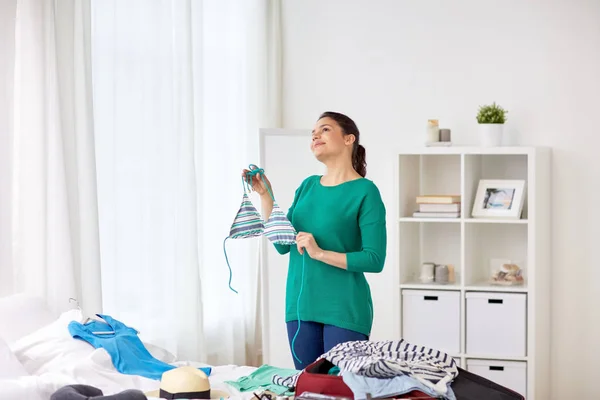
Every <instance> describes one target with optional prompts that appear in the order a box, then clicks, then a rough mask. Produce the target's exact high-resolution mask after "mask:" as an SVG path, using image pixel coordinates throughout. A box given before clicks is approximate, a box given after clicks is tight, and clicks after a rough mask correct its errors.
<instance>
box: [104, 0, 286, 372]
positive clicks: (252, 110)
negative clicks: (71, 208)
mask: <svg viewBox="0 0 600 400" xmlns="http://www.w3.org/2000/svg"><path fill="white" fill-rule="evenodd" d="M278 18H279V4H278V0H206V1H200V0H198V1H191V0H152V1H148V0H126V1H120V0H119V1H116V0H114V1H107V0H94V1H92V22H93V24H92V25H93V34H92V42H93V46H92V48H93V52H92V60H93V64H92V65H93V88H94V114H95V131H96V155H97V169H98V196H99V214H100V232H101V235H100V242H101V255H102V283H103V300H104V304H103V305H104V310H105V312H106V313H107V314H110V315H112V316H113V317H116V318H118V319H121V320H123V321H124V322H125V323H127V324H129V325H131V326H134V327H135V328H137V329H138V330H139V331H140V335H141V336H142V337H143V338H144V340H146V341H149V342H153V343H155V344H158V345H161V346H163V347H165V348H167V349H169V350H170V351H172V352H174V353H175V354H177V356H178V357H179V358H180V359H188V360H197V361H203V362H207V363H210V364H213V365H221V364H226V363H234V364H238V365H241V364H246V365H248V364H256V363H257V362H259V360H258V359H257V350H258V347H257V345H258V343H259V337H258V334H259V333H258V332H257V331H258V330H259V326H258V325H257V318H258V314H257V313H258V310H259V308H258V290H259V288H258V279H257V276H258V239H249V240H232V241H228V243H227V255H228V256H229V260H230V263H231V266H232V269H233V282H232V285H233V287H234V288H235V289H236V290H237V291H238V292H239V294H235V293H233V292H232V291H230V290H229V286H228V281H229V271H228V268H227V264H226V262H225V255H224V253H223V240H224V238H225V237H226V236H227V235H228V233H229V228H230V225H231V223H232V221H233V218H234V216H235V214H236V212H237V210H238V208H239V206H240V202H241V198H242V185H241V175H240V174H241V170H242V168H244V167H246V166H247V165H248V164H249V163H257V162H258V129H259V127H261V126H278V125H279V123H280V121H279V112H280V109H279V99H280V97H279V86H278V84H279V81H280V79H279V51H278V46H279V43H278V39H279V32H278V29H279V20H278ZM257 205H258V204H257Z"/></svg>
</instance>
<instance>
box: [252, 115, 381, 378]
mask: <svg viewBox="0 0 600 400" xmlns="http://www.w3.org/2000/svg"><path fill="white" fill-rule="evenodd" d="M359 137H360V133H359V130H358V127H357V126H356V124H355V123H354V121H352V119H350V118H349V117H347V116H345V115H343V114H340V113H336V112H326V113H323V114H322V115H321V116H320V117H319V119H318V120H317V122H316V124H315V127H314V129H313V132H312V140H311V145H310V149H311V151H312V152H313V154H314V156H315V157H316V159H317V160H319V161H320V162H322V163H323V164H324V165H325V166H326V168H327V172H326V173H325V174H324V175H313V176H309V177H308V178H306V179H305V180H304V181H303V182H302V183H301V185H300V187H299V188H298V189H297V190H296V193H295V196H294V200H293V202H292V205H291V207H290V209H289V210H288V213H287V217H288V219H289V220H290V221H291V223H292V225H293V226H294V228H295V229H296V231H297V232H298V235H297V237H296V244H295V245H279V244H276V245H275V248H276V249H277V251H278V252H279V253H280V254H289V269H288V277H287V284H286V307H285V308H286V311H285V318H286V322H287V329H288V338H289V340H290V346H291V348H292V353H293V355H294V363H295V366H296V368H297V369H303V368H305V367H306V366H307V365H308V364H310V363H311V362H313V361H315V359H316V358H317V357H319V356H320V355H321V354H323V353H325V352H327V351H328V350H330V349H331V348H333V347H334V346H335V345H337V344H339V343H342V342H346V341H349V340H365V339H368V338H369V335H370V333H371V327H372V324H373V304H372V300H371V291H370V288H369V284H368V282H367V280H366V278H365V276H364V274H365V273H368V272H371V273H378V272H381V270H382V269H383V266H384V262H385V258H386V246H387V237H386V210H385V207H384V204H383V202H382V200H381V196H380V193H379V190H378V188H377V186H376V185H375V184H374V183H373V182H372V181H370V180H368V179H366V178H365V176H366V159H365V149H364V147H363V146H361V145H360V144H359ZM265 182H266V184H267V185H270V183H269V181H268V180H267V179H266V180H265ZM253 184H256V187H257V188H258V189H257V193H258V194H260V195H261V198H262V202H263V213H264V215H263V218H265V219H267V218H268V217H269V214H270V212H269V210H271V208H272V206H273V203H272V200H271V197H270V196H269V195H268V190H266V188H264V187H263V186H264V185H265V183H263V182H258V181H257V182H256V183H255V182H253ZM261 185H262V186H261Z"/></svg>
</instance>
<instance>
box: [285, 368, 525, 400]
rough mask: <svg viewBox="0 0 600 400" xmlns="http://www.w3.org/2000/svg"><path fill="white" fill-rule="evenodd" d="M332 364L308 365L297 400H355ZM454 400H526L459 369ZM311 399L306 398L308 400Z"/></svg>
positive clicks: (411, 397)
mask: <svg viewBox="0 0 600 400" xmlns="http://www.w3.org/2000/svg"><path fill="white" fill-rule="evenodd" d="M333 366H334V365H333V364H332V363H331V362H329V361H328V360H325V359H321V360H317V361H315V362H314V363H312V364H310V365H309V366H308V367H306V369H305V370H304V371H303V372H302V373H301V374H300V376H299V377H298V382H297V383H296V389H295V392H296V397H302V394H304V393H307V394H309V393H314V394H319V395H327V396H332V397H339V398H345V399H350V400H354V394H353V393H352V391H351V390H350V388H349V387H348V386H347V385H346V384H345V383H344V380H343V379H342V377H341V376H336V375H329V370H330V369H331V368H333ZM450 387H451V388H452V391H453V392H454V395H455V396H456V399H457V400H483V399H485V400H525V397H524V396H522V395H520V394H519V393H517V392H515V391H513V390H510V389H508V388H506V387H504V386H501V385H498V384H497V383H494V382H492V381H490V380H489V379H486V378H484V377H482V376H479V375H476V374H474V373H472V372H469V371H467V370H464V369H462V368H460V367H458V376H457V377H456V378H455V379H454V381H453V382H452V383H451V384H450ZM309 397H310V396H307V398H309ZM394 398H395V399H406V400H425V399H435V397H431V396H429V395H428V394H426V393H423V392H421V391H418V390H413V391H412V392H409V393H405V394H403V395H401V396H395V397H394Z"/></svg>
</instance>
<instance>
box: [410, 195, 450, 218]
mask: <svg viewBox="0 0 600 400" xmlns="http://www.w3.org/2000/svg"><path fill="white" fill-rule="evenodd" d="M417 206H418V210H417V211H415V212H414V213H413V217H415V218H460V196H457V195H425V196H417Z"/></svg>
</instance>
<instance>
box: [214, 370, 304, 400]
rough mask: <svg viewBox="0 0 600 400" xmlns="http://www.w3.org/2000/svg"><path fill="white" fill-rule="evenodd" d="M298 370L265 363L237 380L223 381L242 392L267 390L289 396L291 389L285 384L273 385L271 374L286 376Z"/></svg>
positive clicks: (291, 392) (294, 373)
mask: <svg viewBox="0 0 600 400" xmlns="http://www.w3.org/2000/svg"><path fill="white" fill-rule="evenodd" d="M298 372H299V371H297V370H295V369H284V368H276V367H272V366H270V365H267V364H265V365H262V366H261V367H260V368H258V369H257V370H256V371H254V372H253V373H251V374H250V375H248V376H243V377H241V378H240V379H238V380H237V381H225V383H226V384H228V385H230V386H232V387H233V388H235V389H236V390H238V391H240V392H242V393H243V392H250V391H255V390H268V391H271V392H273V393H275V394H277V395H288V396H290V395H292V394H293V391H290V389H289V388H287V387H285V386H279V385H275V384H274V383H273V376H275V375H278V376H280V377H285V378H287V377H288V376H292V375H296V374H297V373H298Z"/></svg>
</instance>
